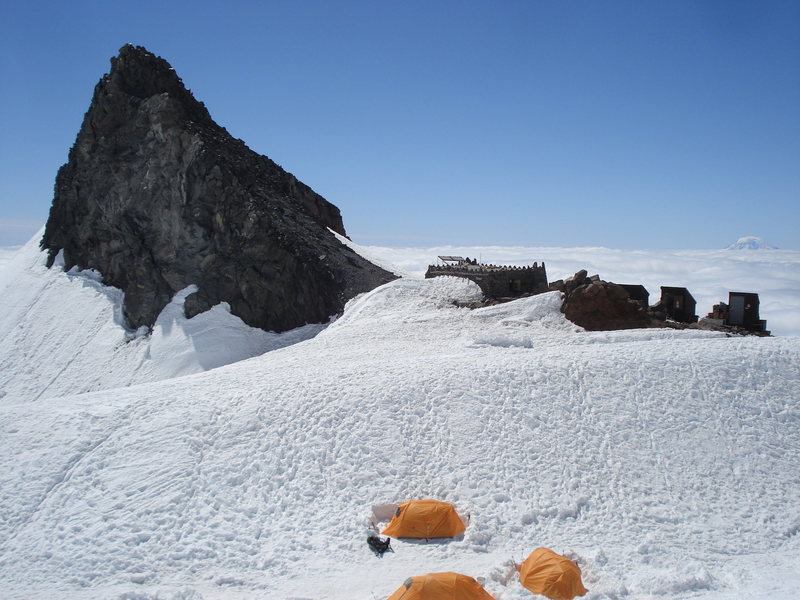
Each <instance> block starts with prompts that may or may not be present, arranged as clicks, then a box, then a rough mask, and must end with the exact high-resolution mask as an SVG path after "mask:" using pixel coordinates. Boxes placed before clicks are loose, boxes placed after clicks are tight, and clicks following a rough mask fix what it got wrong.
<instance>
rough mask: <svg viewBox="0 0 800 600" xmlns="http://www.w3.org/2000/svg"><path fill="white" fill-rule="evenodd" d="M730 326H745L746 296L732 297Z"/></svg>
mask: <svg viewBox="0 0 800 600" xmlns="http://www.w3.org/2000/svg"><path fill="white" fill-rule="evenodd" d="M728 325H744V296H731V307H730V313H729V314H728Z"/></svg>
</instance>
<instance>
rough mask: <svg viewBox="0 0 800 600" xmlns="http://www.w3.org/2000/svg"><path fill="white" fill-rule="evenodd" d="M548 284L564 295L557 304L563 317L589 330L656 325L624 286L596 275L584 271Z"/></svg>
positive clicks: (657, 324)
mask: <svg viewBox="0 0 800 600" xmlns="http://www.w3.org/2000/svg"><path fill="white" fill-rule="evenodd" d="M552 287H553V289H558V290H560V291H561V292H563V294H564V302H563V304H562V305H561V312H563V313H564V316H565V317H567V319H569V320H570V321H572V322H573V323H575V324H576V325H580V326H581V327H583V328H584V329H587V330H589V331H610V330H613V329H638V328H642V327H656V326H659V323H658V322H657V321H656V320H654V319H653V318H652V316H651V315H650V314H649V313H648V311H647V310H646V309H645V308H644V307H643V306H642V305H641V304H640V303H639V302H637V301H635V300H632V299H631V298H630V297H629V295H628V292H627V290H625V288H623V287H622V286H620V285H617V284H616V283H611V282H608V281H603V280H602V279H600V278H599V277H597V276H596V275H595V276H592V277H587V273H586V271H585V270H581V271H578V272H577V273H575V275H574V276H573V277H572V278H570V279H567V280H566V281H563V282H562V281H559V282H557V283H556V284H555V285H554V286H552Z"/></svg>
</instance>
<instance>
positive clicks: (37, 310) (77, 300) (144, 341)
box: [0, 235, 323, 403]
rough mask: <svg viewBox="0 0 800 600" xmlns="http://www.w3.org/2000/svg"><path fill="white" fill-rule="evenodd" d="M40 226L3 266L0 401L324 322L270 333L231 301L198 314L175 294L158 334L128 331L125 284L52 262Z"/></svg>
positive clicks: (229, 352)
mask: <svg viewBox="0 0 800 600" xmlns="http://www.w3.org/2000/svg"><path fill="white" fill-rule="evenodd" d="M39 239H41V235H36V236H34V238H33V239H32V240H31V241H30V242H29V243H28V244H27V245H26V246H24V247H23V248H21V249H20V250H19V251H17V252H16V253H15V254H13V256H12V257H11V259H10V260H9V261H8V262H6V264H5V266H4V267H3V266H0V403H2V402H3V401H5V400H8V399H10V398H22V399H26V400H37V399H41V398H48V397H57V396H62V395H65V394H75V393H80V392H85V391H92V390H98V389H112V388H116V387H122V386H127V385H133V384H136V383H143V382H147V381H156V380H160V379H168V378H171V377H177V376H180V375H186V374H189V373H197V372H200V371H205V370H208V369H211V368H214V367H218V366H221V365H224V364H228V363H231V362H235V361H237V360H242V359H244V358H249V357H251V356H256V355H258V354H262V353H263V352H266V351H268V350H272V349H275V348H281V347H283V346H286V345H288V344H292V343H296V342H298V341H302V340H303V339H307V338H309V337H312V336H314V335H316V334H317V333H318V332H319V331H320V330H321V329H322V328H323V326H322V325H307V326H305V327H301V328H299V329H296V330H293V331H290V332H286V333H283V334H280V335H278V334H273V333H267V332H264V331H261V330H260V329H254V328H252V327H248V326H247V325H245V324H244V323H243V322H242V321H241V320H240V319H239V318H238V317H236V316H234V315H231V314H230V312H229V310H228V307H227V305H226V304H220V305H217V306H215V307H214V308H213V309H211V310H210V311H208V312H205V313H203V314H200V315H197V316H196V317H194V318H193V319H186V318H184V317H183V310H182V303H183V299H184V298H185V297H186V295H188V293H190V291H191V288H187V289H186V290H184V291H183V292H181V293H179V294H177V295H176V297H175V299H174V300H173V302H172V304H170V305H168V306H167V307H166V308H165V309H164V311H163V312H162V314H161V315H160V316H159V318H158V321H157V322H156V324H155V327H154V328H153V333H152V335H149V336H145V335H143V334H142V332H138V333H137V332H133V331H128V330H126V329H125V327H123V324H122V323H123V321H122V318H121V306H122V292H121V291H120V290H118V289H116V288H111V287H107V286H104V285H102V284H101V283H100V276H99V274H98V273H96V272H94V271H83V272H78V271H75V270H73V271H70V272H69V273H64V272H63V271H62V270H61V269H58V268H53V269H47V268H45V266H44V261H45V256H44V253H42V252H40V251H39V248H38V241H39Z"/></svg>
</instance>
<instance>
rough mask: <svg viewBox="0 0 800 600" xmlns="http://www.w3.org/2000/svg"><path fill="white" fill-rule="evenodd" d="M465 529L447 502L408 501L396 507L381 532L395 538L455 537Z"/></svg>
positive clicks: (453, 507) (454, 508)
mask: <svg viewBox="0 0 800 600" xmlns="http://www.w3.org/2000/svg"><path fill="white" fill-rule="evenodd" d="M464 529H466V528H465V527H464V522H463V521H462V520H461V517H459V516H458V513H457V512H456V507H455V506H453V505H452V504H450V503H449V502H440V501H439V500H410V501H408V502H404V503H403V504H401V505H400V506H398V507H397V510H396V511H395V513H394V516H393V517H392V520H391V521H390V522H389V524H388V525H387V526H386V528H385V529H384V530H383V531H382V532H381V533H382V534H383V535H390V536H392V537H396V538H428V539H430V538H444V537H455V536H457V535H458V534H460V533H462V532H463V531H464Z"/></svg>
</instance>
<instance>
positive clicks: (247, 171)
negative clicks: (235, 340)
mask: <svg viewBox="0 0 800 600" xmlns="http://www.w3.org/2000/svg"><path fill="white" fill-rule="evenodd" d="M328 228H330V229H331V230H333V231H335V232H337V233H339V234H341V235H345V230H344V226H343V224H342V218H341V215H340V213H339V209H338V208H336V207H335V206H334V205H333V204H330V203H329V202H327V201H326V200H325V199H324V198H323V197H322V196H319V195H318V194H316V193H315V192H314V191H313V190H312V189H311V188H309V187H308V186H306V185H304V184H303V183H301V182H300V181H298V180H297V179H296V178H295V177H294V176H293V175H291V174H290V173H287V172H286V171H284V170H283V169H282V168H281V167H279V166H278V165H277V164H275V163H274V162H273V161H271V160H270V159H269V158H267V157H266V156H262V155H260V154H257V153H255V152H253V151H252V150H250V149H249V148H247V146H245V144H244V143H243V142H242V141H241V140H237V139H235V138H233V137H232V136H231V135H230V134H229V133H228V132H227V131H226V130H225V129H224V128H222V127H220V126H219V125H217V124H216V123H215V122H214V121H213V120H212V119H211V116H210V115H209V113H208V111H207V110H206V108H205V106H204V105H203V104H202V103H201V102H198V101H197V100H195V98H194V97H193V96H192V94H191V92H189V90H187V89H186V88H185V87H184V85H183V83H182V81H181V79H180V78H179V77H178V76H177V74H176V73H175V71H174V70H173V69H172V68H171V67H170V65H169V64H168V63H167V62H166V61H165V60H163V59H162V58H160V57H157V56H155V55H153V54H151V53H150V52H148V51H147V50H145V49H144V48H142V47H136V46H131V45H127V46H125V47H123V48H122V49H121V50H120V53H119V56H117V57H116V58H112V59H111V71H110V72H109V73H108V74H107V75H105V76H104V77H103V78H102V79H101V80H100V82H99V83H98V84H97V86H96V87H95V90H94V96H93V98H92V103H91V106H90V107H89V110H88V112H87V113H86V115H85V117H84V120H83V124H82V125H81V129H80V131H79V133H78V137H77V139H76V141H75V145H74V146H73V147H72V149H71V150H70V153H69V162H67V164H65V165H64V166H63V167H61V169H60V170H59V172H58V175H57V177H56V185H55V197H54V200H53V205H52V208H51V210H50V217H49V219H48V221H47V227H46V230H45V234H44V237H43V239H42V242H41V245H42V248H46V249H48V250H49V264H50V265H52V263H53V261H54V259H55V257H56V255H57V254H58V253H59V252H60V251H63V258H64V262H65V267H66V268H71V267H73V266H78V267H80V268H82V269H87V268H93V269H97V270H98V271H100V272H101V273H102V275H103V280H104V282H105V283H106V284H108V285H112V286H115V287H118V288H121V289H122V290H123V291H124V292H125V305H124V311H125V316H126V318H127V320H128V322H129V324H130V325H131V326H133V327H139V326H142V325H147V326H152V324H153V323H154V322H155V319H156V317H157V316H158V314H159V312H160V311H161V309H162V308H163V307H164V306H165V305H166V304H167V303H168V302H169V301H170V299H171V298H172V296H173V295H174V294H175V293H176V292H177V291H179V290H181V289H183V288H185V287H186V286H188V285H190V284H196V285H197V286H198V288H199V289H198V291H197V292H196V293H194V294H192V295H190V296H189V297H188V298H187V300H186V304H185V310H186V313H187V316H189V317H191V316H193V315H195V314H197V313H199V312H202V311H204V310H207V309H208V308H210V307H211V306H213V305H215V304H217V303H219V302H222V301H225V302H228V303H229V304H230V306H231V311H232V312H233V314H235V315H237V316H239V317H240V318H241V319H242V320H243V321H244V322H246V323H248V324H249V325H251V326H254V327H260V328H262V329H266V330H274V331H284V330H287V329H291V328H293V327H297V326H299V325H303V324H305V323H313V322H321V321H325V320H327V319H328V317H330V316H331V315H333V314H336V313H338V312H340V311H341V310H342V308H343V306H344V303H345V302H346V301H347V300H348V299H350V298H352V297H353V296H355V295H356V294H358V293H361V292H364V291H368V290H370V289H372V288H374V287H376V286H378V285H380V284H382V283H385V282H387V281H390V280H392V279H394V278H395V277H394V276H393V275H392V274H391V273H388V272H387V271H384V270H383V269H380V268H379V267H377V266H375V265H373V264H372V263H370V262H368V261H367V260H365V259H363V258H362V257H360V256H359V255H357V254H356V253H355V252H353V251H352V250H350V249H349V248H348V247H346V246H345V245H343V244H341V243H340V242H339V241H338V240H337V239H336V237H335V236H334V234H332V233H331V232H330V231H328Z"/></svg>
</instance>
